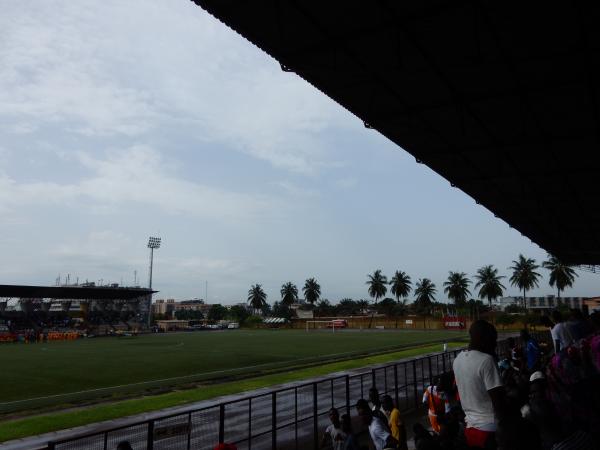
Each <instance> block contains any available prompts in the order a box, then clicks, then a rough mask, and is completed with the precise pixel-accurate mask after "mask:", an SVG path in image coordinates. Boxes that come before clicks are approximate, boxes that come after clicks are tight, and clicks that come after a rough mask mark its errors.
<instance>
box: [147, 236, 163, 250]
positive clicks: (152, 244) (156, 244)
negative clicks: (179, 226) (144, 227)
mask: <svg viewBox="0 0 600 450" xmlns="http://www.w3.org/2000/svg"><path fill="white" fill-rule="evenodd" d="M148 248H150V249H155V248H160V238H159V237H153V236H150V238H148Z"/></svg>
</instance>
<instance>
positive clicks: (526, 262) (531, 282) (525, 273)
mask: <svg viewBox="0 0 600 450" xmlns="http://www.w3.org/2000/svg"><path fill="white" fill-rule="evenodd" d="M539 267H540V266H538V265H537V264H536V263H535V259H532V258H525V257H524V256H523V255H519V259H518V260H516V261H513V265H512V266H511V267H509V269H511V270H512V271H513V274H512V275H511V277H510V284H511V285H512V286H517V287H518V288H519V289H523V307H524V308H525V307H526V305H525V294H527V291H528V290H530V289H533V288H534V287H538V286H539V285H540V283H539V278H540V276H541V275H540V274H539V273H537V272H536V271H535V269H538V268H539Z"/></svg>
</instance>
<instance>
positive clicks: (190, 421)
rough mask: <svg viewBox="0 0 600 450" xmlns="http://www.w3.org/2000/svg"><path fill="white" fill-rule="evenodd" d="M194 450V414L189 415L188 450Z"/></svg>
mask: <svg viewBox="0 0 600 450" xmlns="http://www.w3.org/2000/svg"><path fill="white" fill-rule="evenodd" d="M191 448H192V413H191V412H190V413H189V414H188V443H187V450H190V449H191Z"/></svg>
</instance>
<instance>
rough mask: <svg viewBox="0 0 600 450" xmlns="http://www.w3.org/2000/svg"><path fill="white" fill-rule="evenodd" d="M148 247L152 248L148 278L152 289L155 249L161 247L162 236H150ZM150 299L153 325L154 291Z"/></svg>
mask: <svg viewBox="0 0 600 450" xmlns="http://www.w3.org/2000/svg"><path fill="white" fill-rule="evenodd" d="M148 248H149V249H150V270H149V277H148V278H149V279H148V288H149V289H150V290H152V266H153V265H154V249H158V248H160V238H159V237H154V236H150V237H149V238H148ZM148 297H149V299H148V300H149V301H148V327H150V326H151V325H152V293H150V295H149V296H148Z"/></svg>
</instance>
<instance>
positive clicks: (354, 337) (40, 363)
mask: <svg viewBox="0 0 600 450" xmlns="http://www.w3.org/2000/svg"><path fill="white" fill-rule="evenodd" d="M463 337H465V333H460V332H453V331H443V330H429V331H416V330H415V331H412V330H397V331H396V330H389V331H388V330H385V331H383V330H362V331H361V330H342V331H336V333H332V332H331V331H327V330H314V331H310V332H306V331H304V330H223V331H206V332H192V333H172V334H155V335H141V336H137V337H131V338H116V337H111V338H94V339H81V340H78V341H70V342H50V343H45V344H7V345H0V361H2V364H1V366H2V370H0V410H5V411H6V410H7V409H9V410H11V409H12V410H15V409H21V408H20V407H19V406H22V407H25V408H26V407H27V404H28V403H30V402H34V403H35V402H36V401H40V400H44V399H45V400H46V401H45V403H56V404H59V403H64V402H66V401H69V400H75V399H76V397H77V398H78V399H80V400H81V399H85V398H88V397H90V398H91V397H94V396H98V395H99V394H100V395H107V396H108V395H114V394H115V393H116V392H119V390H120V391H122V392H134V391H138V392H139V391H143V390H148V389H152V388H157V387H164V386H177V385H182V384H185V383H193V382H198V381H202V380H209V379H210V380H225V379H227V378H230V377H234V376H238V377H239V376H248V375H252V374H258V373H265V372H268V371H270V370H286V369H288V368H289V369H293V368H296V367H301V366H307V365H311V364H316V363H320V362H330V361H333V360H339V359H351V358H352V357H353V356H358V355H364V354H371V353H378V352H385V351H391V350H394V349H399V348H406V347H410V346H416V345H420V344H426V343H431V342H436V341H440V340H456V339H460V338H463ZM440 350H441V347H440ZM73 396H76V397H73Z"/></svg>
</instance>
